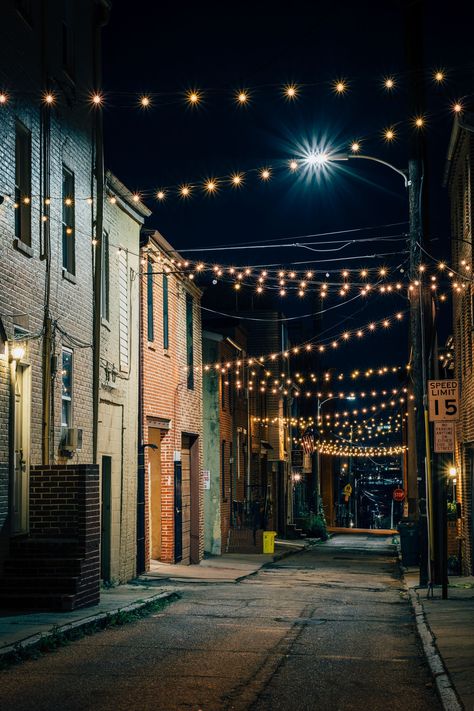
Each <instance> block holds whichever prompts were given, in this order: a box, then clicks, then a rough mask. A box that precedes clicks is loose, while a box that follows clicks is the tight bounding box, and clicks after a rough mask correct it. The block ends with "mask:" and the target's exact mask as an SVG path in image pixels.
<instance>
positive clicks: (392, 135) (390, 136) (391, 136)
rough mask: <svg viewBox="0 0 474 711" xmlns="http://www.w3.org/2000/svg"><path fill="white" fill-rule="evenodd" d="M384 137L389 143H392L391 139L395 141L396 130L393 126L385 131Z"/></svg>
mask: <svg viewBox="0 0 474 711" xmlns="http://www.w3.org/2000/svg"><path fill="white" fill-rule="evenodd" d="M383 135H384V139H385V141H387V143H390V141H393V140H394V139H395V131H394V129H393V128H387V129H385V131H384V134H383Z"/></svg>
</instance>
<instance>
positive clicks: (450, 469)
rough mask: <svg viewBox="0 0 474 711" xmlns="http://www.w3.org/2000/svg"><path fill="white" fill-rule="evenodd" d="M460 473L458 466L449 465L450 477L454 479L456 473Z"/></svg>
mask: <svg viewBox="0 0 474 711" xmlns="http://www.w3.org/2000/svg"><path fill="white" fill-rule="evenodd" d="M457 473H458V471H457V469H456V467H454V466H453V467H449V477H450V479H454V478H455V477H456V474H457Z"/></svg>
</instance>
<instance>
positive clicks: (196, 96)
mask: <svg viewBox="0 0 474 711" xmlns="http://www.w3.org/2000/svg"><path fill="white" fill-rule="evenodd" d="M186 99H187V101H188V103H189V104H191V106H196V105H197V104H199V102H200V101H201V94H200V93H199V91H193V90H190V91H188V92H187V94H186Z"/></svg>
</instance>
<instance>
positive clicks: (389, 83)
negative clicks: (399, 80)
mask: <svg viewBox="0 0 474 711" xmlns="http://www.w3.org/2000/svg"><path fill="white" fill-rule="evenodd" d="M383 84H384V87H385V88H386V89H388V90H389V91H390V90H391V89H393V88H394V86H395V79H394V78H393V77H386V78H385V79H384V82H383Z"/></svg>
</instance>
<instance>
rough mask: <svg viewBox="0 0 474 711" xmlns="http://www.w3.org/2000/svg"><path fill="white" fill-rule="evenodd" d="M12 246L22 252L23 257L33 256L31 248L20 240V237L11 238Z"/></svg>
mask: <svg viewBox="0 0 474 711" xmlns="http://www.w3.org/2000/svg"><path fill="white" fill-rule="evenodd" d="M13 247H14V248H15V249H16V250H17V251H18V252H21V253H22V254H24V255H25V257H32V256H33V254H34V253H33V249H32V248H31V247H30V246H29V245H28V244H26V243H25V242H22V240H21V239H18V238H16V239H14V240H13Z"/></svg>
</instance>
